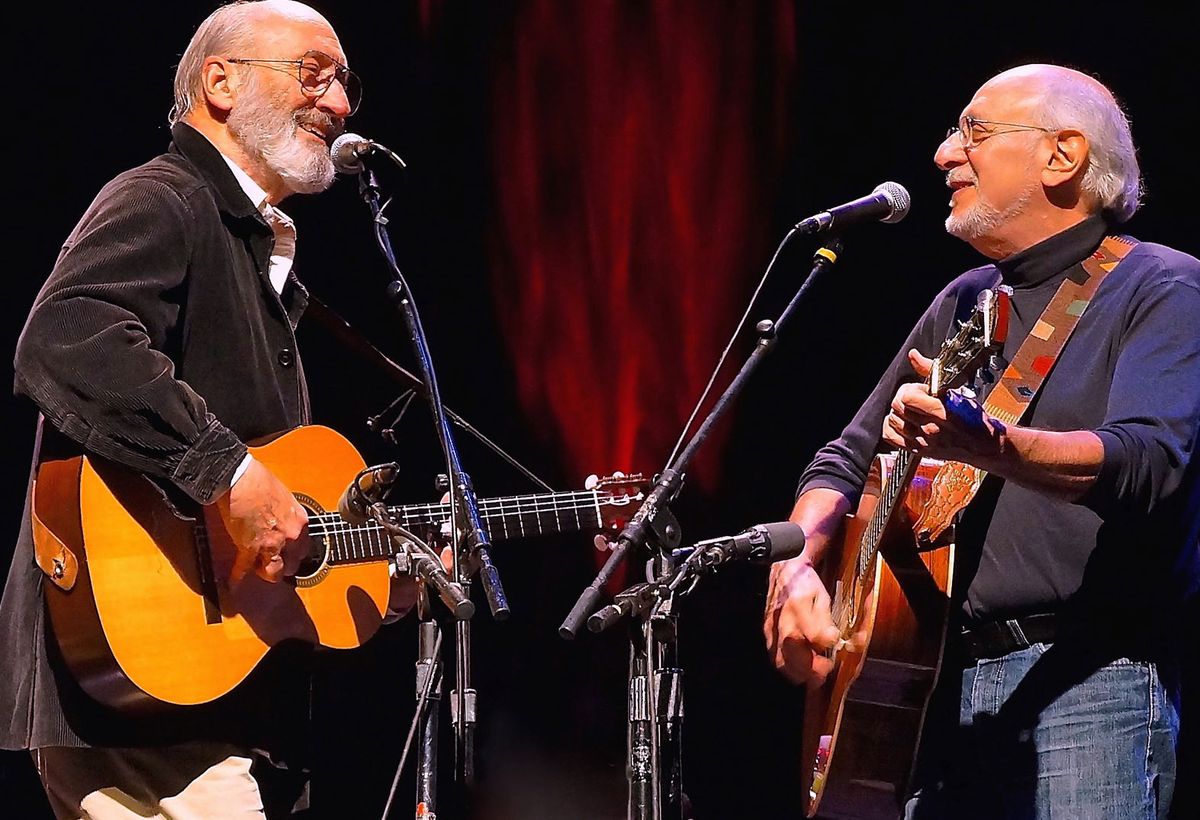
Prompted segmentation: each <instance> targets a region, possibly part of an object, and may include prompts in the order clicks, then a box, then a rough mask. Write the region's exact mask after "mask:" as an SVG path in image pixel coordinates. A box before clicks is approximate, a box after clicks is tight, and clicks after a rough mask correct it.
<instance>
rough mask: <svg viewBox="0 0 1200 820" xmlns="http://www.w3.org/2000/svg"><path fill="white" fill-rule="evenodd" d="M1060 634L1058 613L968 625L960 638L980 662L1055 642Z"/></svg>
mask: <svg viewBox="0 0 1200 820" xmlns="http://www.w3.org/2000/svg"><path fill="white" fill-rule="evenodd" d="M1057 634H1058V616H1057V615H1053V614H1046V615H1026V616H1024V617H1022V618H1010V619H1008V620H1006V621H989V622H987V623H982V624H974V625H972V626H971V627H969V628H968V627H964V628H963V629H962V631H961V632H960V633H959V640H960V643H961V646H962V649H963V651H964V652H965V653H966V654H967V656H968V657H969V658H970V659H972V660H976V661H980V660H985V659H987V658H999V657H1000V656H1001V655H1007V654H1008V653H1009V652H1016V651H1017V650H1018V649H1028V648H1029V647H1030V646H1032V645H1033V644H1035V643H1053V642H1054V638H1055V636H1056V635H1057Z"/></svg>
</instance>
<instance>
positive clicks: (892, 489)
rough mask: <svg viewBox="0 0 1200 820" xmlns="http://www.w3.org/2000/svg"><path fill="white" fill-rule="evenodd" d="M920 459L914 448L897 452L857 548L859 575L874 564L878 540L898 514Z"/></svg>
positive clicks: (860, 576)
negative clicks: (901, 500) (897, 510)
mask: <svg viewBox="0 0 1200 820" xmlns="http://www.w3.org/2000/svg"><path fill="white" fill-rule="evenodd" d="M920 463H921V459H920V458H918V457H917V456H916V454H915V453H913V452H912V451H911V450H900V451H898V452H897V453H896V456H895V462H894V464H893V466H892V469H891V470H890V471H888V476H887V480H886V481H885V482H883V486H881V487H880V488H879V503H878V504H876V506H875V512H874V513H872V515H871V521H870V523H868V524H867V528H866V530H864V531H863V535H862V541H861V542H860V544H859V551H858V577H859V578H860V579H861V578H865V577H866V575H867V570H868V569H869V568H870V566H871V561H872V559H874V558H875V555H876V553H878V552H879V544H880V542H881V540H882V539H883V535H884V533H885V532H886V531H887V528H888V525H889V524H890V523H891V520H892V517H893V516H894V515H895V512H896V508H897V506H899V503H900V499H901V498H903V497H904V491H905V490H906V489H907V488H908V485H909V484H910V483H911V482H912V480H913V476H915V475H916V473H917V467H918V466H919V465H920Z"/></svg>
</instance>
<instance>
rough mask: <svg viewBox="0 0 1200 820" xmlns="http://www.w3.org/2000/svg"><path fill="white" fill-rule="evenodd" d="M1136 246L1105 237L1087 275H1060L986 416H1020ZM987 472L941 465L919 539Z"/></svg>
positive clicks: (935, 529)
mask: <svg viewBox="0 0 1200 820" xmlns="http://www.w3.org/2000/svg"><path fill="white" fill-rule="evenodd" d="M1136 245H1137V241H1136V240H1132V239H1125V238H1122V237H1119V236H1109V237H1105V239H1104V241H1103V242H1101V243H1100V247H1098V248H1097V249H1096V250H1095V252H1094V253H1092V254H1091V256H1089V257H1087V258H1086V259H1084V260H1083V261H1082V262H1081V263H1080V264H1081V266H1082V267H1083V271H1084V274H1085V278H1083V280H1082V281H1075V280H1074V279H1072V278H1071V277H1070V276H1068V277H1067V278H1066V279H1064V280H1063V283H1062V284H1061V285H1059V288H1058V291H1057V292H1056V293H1055V294H1054V298H1052V299H1051V300H1050V304H1048V305H1046V309H1045V310H1044V311H1042V315H1041V317H1040V318H1039V319H1038V320H1037V322H1036V323H1034V325H1033V327H1032V328H1031V329H1030V331H1029V335H1028V336H1026V337H1025V341H1023V342H1022V343H1021V347H1020V348H1019V349H1018V350H1017V355H1015V356H1014V357H1013V360H1012V362H1011V363H1009V365H1008V367H1007V368H1006V369H1005V371H1004V375H1003V376H1002V377H1001V378H1000V381H999V382H998V383H997V384H996V386H995V387H994V388H993V389H992V392H991V393H989V394H988V398H987V401H985V402H984V404H983V409H984V411H985V412H986V413H987V414H988V415H989V416H992V417H993V418H996V419H999V420H1000V421H1001V422H1002V423H1004V424H1016V423H1017V422H1018V421H1020V419H1021V416H1023V415H1024V414H1025V411H1026V410H1027V409H1028V408H1029V405H1030V403H1031V402H1032V401H1033V397H1034V396H1036V395H1037V392H1038V390H1039V388H1041V386H1042V382H1044V381H1045V380H1046V376H1047V375H1048V374H1049V373H1050V371H1051V369H1053V367H1054V362H1055V361H1056V360H1057V359H1058V354H1059V353H1061V352H1062V349H1063V347H1065V346H1066V344H1067V339H1069V338H1070V337H1071V333H1072V332H1074V330H1075V326H1076V325H1077V324H1078V323H1079V318H1080V317H1081V316H1083V312H1084V311H1085V310H1087V306H1088V304H1089V303H1091V301H1092V297H1093V296H1094V295H1095V293H1096V290H1097V288H1099V287H1100V283H1101V282H1103V281H1104V278H1105V277H1106V276H1108V274H1109V273H1110V272H1111V271H1112V270H1113V268H1115V267H1116V266H1117V265H1118V264H1119V263H1120V261H1121V260H1122V259H1124V258H1125V257H1126V255H1128V253H1129V252H1130V251H1131V250H1133V248H1134V247H1135V246H1136ZM986 475H987V473H986V472H985V471H983V470H981V469H979V468H978V467H972V466H970V465H968V464H963V463H961V462H957V461H947V462H946V463H945V464H943V465H942V466H941V467H940V468H939V469H938V472H937V475H936V476H935V477H934V480H933V485H932V487H931V489H930V498H929V502H928V503H927V504H926V506H925V509H924V510H923V511H922V513H921V517H920V518H919V519H918V520H917V522H916V524H914V525H913V531H914V532H915V533H916V534H917V538H918V540H919V541H920V542H921V543H935V542H936V541H937V540H938V538H940V537H941V536H942V534H943V533H944V532H945V531H946V529H947V528H948V527H949V526H950V525H951V524H952V523H953V522H954V519H955V516H957V515H958V513H959V512H960V511H962V510H963V509H964V508H966V506H967V504H969V503H971V499H973V498H974V497H975V493H977V492H978V491H979V486H980V485H981V484H982V483H983V479H984V477H985V476H986Z"/></svg>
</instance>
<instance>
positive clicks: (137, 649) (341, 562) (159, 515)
mask: <svg viewBox="0 0 1200 820" xmlns="http://www.w3.org/2000/svg"><path fill="white" fill-rule="evenodd" d="M251 452H252V453H253V454H254V457H255V458H256V459H258V460H259V461H261V462H262V463H263V464H265V465H266V466H267V467H268V468H269V469H270V470H271V471H272V472H273V473H274V474H275V475H276V476H278V477H279V478H280V480H281V481H283V483H284V484H286V485H287V486H288V487H289V488H290V489H291V490H292V491H293V492H294V493H295V495H296V498H297V499H298V500H299V501H300V503H301V504H302V505H303V506H304V507H305V508H306V510H307V511H308V514H309V525H308V526H309V534H310V536H311V542H312V545H313V550H312V554H311V555H309V556H307V558H306V559H305V560H304V562H303V564H302V566H301V569H300V572H299V573H298V574H297V576H296V577H295V578H292V579H286V580H285V581H282V582H280V583H276V584H271V583H267V582H265V581H262V580H261V579H259V578H258V577H257V576H256V575H254V574H253V573H249V574H247V575H246V576H245V577H244V578H243V579H242V580H241V581H240V582H238V583H236V584H233V583H231V582H230V580H229V579H230V571H231V569H232V567H233V561H234V557H235V554H236V548H235V547H234V545H233V542H232V541H231V540H230V538H229V535H228V533H227V532H226V531H225V528H224V526H223V524H222V522H221V518H220V516H219V515H218V514H217V512H216V510H215V508H214V507H213V506H211V505H210V506H207V507H204V508H202V509H201V510H200V511H199V514H198V515H196V516H195V517H193V518H188V517H185V516H183V515H181V514H180V512H179V511H178V510H177V509H176V508H175V507H174V506H172V505H171V504H170V503H168V501H167V499H166V498H165V497H164V495H163V494H162V492H161V490H160V489H159V488H158V487H157V486H156V485H154V484H152V483H151V482H150V481H149V480H148V479H146V478H145V477H144V476H142V475H139V474H138V473H136V472H133V471H130V470H128V469H126V468H123V467H119V466H117V465H115V464H112V463H111V462H107V461H105V460H102V459H96V458H90V457H85V456H80V457H76V458H71V459H67V460H61V461H48V462H46V463H44V464H42V465H41V466H40V468H39V471H38V475H37V480H36V483H35V485H34V503H33V513H34V516H33V529H34V541H35V545H36V547H37V551H38V555H39V564H41V565H42V567H43V569H44V570H46V571H47V578H46V582H45V583H44V584H43V586H44V588H45V599H46V605H47V609H48V611H49V614H50V619H51V624H52V627H53V634H54V636H55V638H56V640H57V643H58V646H59V647H60V649H61V651H62V655H63V657H64V659H65V660H66V663H67V665H68V667H69V668H70V670H71V672H72V673H73V674H74V675H75V677H76V678H77V680H78V681H79V683H80V685H81V686H82V687H83V689H84V690H85V691H86V692H88V694H90V695H91V696H92V697H94V698H95V699H96V700H98V701H100V702H101V703H104V704H107V705H109V706H111V707H114V708H117V709H126V710H135V711H146V710H150V709H153V708H154V707H155V706H158V705H162V704H176V705H194V704H199V703H204V702H207V701H211V700H213V699H215V698H218V697H220V696H221V695H223V694H225V693H227V692H229V691H230V690H232V689H233V688H234V687H235V686H237V684H238V683H240V682H241V681H242V680H244V679H245V677H246V676H247V675H248V674H249V673H250V672H251V671H252V670H253V669H254V667H255V666H256V665H257V664H258V662H259V661H260V660H261V659H262V658H263V656H264V655H265V654H266V653H267V651H268V650H269V649H270V648H271V647H272V646H274V645H276V644H278V643H280V642H282V641H286V640H301V641H306V642H309V643H312V644H319V645H321V646H326V647H333V648H338V649H348V648H352V647H356V646H360V645H361V644H362V643H363V642H364V641H366V640H367V639H368V638H370V637H371V636H372V635H374V634H375V632H376V630H378V629H379V626H380V624H381V622H382V620H383V617H384V615H385V613H386V610H387V602H388V594H389V587H390V584H389V577H390V576H389V566H390V558H391V556H392V555H393V554H394V551H395V548H394V546H393V544H392V543H391V541H390V539H389V538H388V537H387V536H386V535H385V533H384V532H383V531H382V530H381V528H380V527H379V525H378V524H377V523H375V522H374V521H372V522H370V523H368V524H364V525H359V526H353V525H350V524H348V523H347V522H345V521H343V520H342V519H341V517H340V516H339V515H338V514H337V512H336V511H335V510H336V506H337V502H338V499H339V498H340V497H341V494H342V492H343V491H344V490H345V488H346V487H347V486H348V485H349V483H350V482H351V481H352V480H353V479H354V477H355V475H357V474H358V472H359V471H360V470H361V469H363V467H364V463H363V459H362V458H361V456H359V454H358V452H357V451H356V450H355V449H354V446H353V445H352V444H350V442H348V441H347V440H346V439H345V438H343V437H342V436H341V435H339V434H338V433H336V432H334V431H333V430H330V429H329V428H326V427H318V426H311V427H300V428H297V429H295V430H292V431H290V432H288V433H285V434H283V435H282V436H280V437H278V438H276V439H274V440H273V441H271V442H269V443H267V444H265V445H263V446H260V447H251ZM644 490H645V481H644V479H643V478H642V477H641V476H640V475H633V476H629V477H624V476H618V477H616V478H609V479H604V480H602V481H600V482H599V484H598V485H597V486H595V487H594V488H592V489H589V490H585V491H578V492H561V493H547V494H540V495H526V496H508V497H503V498H492V499H482V500H481V501H480V503H479V506H480V513H481V516H482V517H483V519H484V526H485V527H486V528H487V529H488V530H489V535H490V536H491V538H492V539H493V540H495V541H499V540H504V539H511V538H518V537H522V536H527V535H530V536H532V535H537V534H541V533H561V532H572V531H587V530H601V529H605V528H613V529H620V528H621V527H622V526H624V523H625V521H627V520H628V518H629V517H630V516H631V515H632V514H633V512H634V511H635V510H636V509H637V507H638V505H639V504H640V502H641V500H642V498H643V493H644ZM391 511H392V513H393V514H394V515H395V516H396V518H397V520H398V521H399V523H401V524H402V525H403V526H404V527H405V528H406V529H407V530H409V531H411V532H413V533H414V534H417V535H418V536H420V537H422V538H426V536H427V535H430V536H431V535H433V534H436V533H438V532H440V531H441V530H442V528H443V525H444V523H445V522H446V521H447V520H448V519H449V516H450V511H449V505H448V504H438V503H433V504H416V505H410V506H401V507H393V508H391ZM427 540H428V539H427ZM43 556H50V557H49V558H47V559H45V560H43Z"/></svg>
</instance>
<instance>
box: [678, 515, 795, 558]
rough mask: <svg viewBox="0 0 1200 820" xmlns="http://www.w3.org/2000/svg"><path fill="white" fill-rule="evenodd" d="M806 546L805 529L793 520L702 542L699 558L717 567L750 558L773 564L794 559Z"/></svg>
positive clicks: (759, 526)
mask: <svg viewBox="0 0 1200 820" xmlns="http://www.w3.org/2000/svg"><path fill="white" fill-rule="evenodd" d="M803 549H804V530H802V529H800V525H799V524H793V523H792V522H791V521H777V522H775V523H773V524H756V525H755V526H753V527H751V528H750V529H748V530H744V531H743V532H740V533H738V534H737V535H734V536H723V537H721V538H711V539H709V540H707V541H700V542H698V543H697V544H696V551H697V552H699V553H700V557H699V558H697V559H696V560H697V561H698V563H699V564H700V565H701V566H706V567H715V566H717V565H719V564H723V563H725V562H726V561H741V560H749V561H752V562H754V563H756V564H770V563H773V562H775V561H783V560H785V559H787V558H794V557H796V556H797V555H799V554H800V552H801V551H802V550H803Z"/></svg>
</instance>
